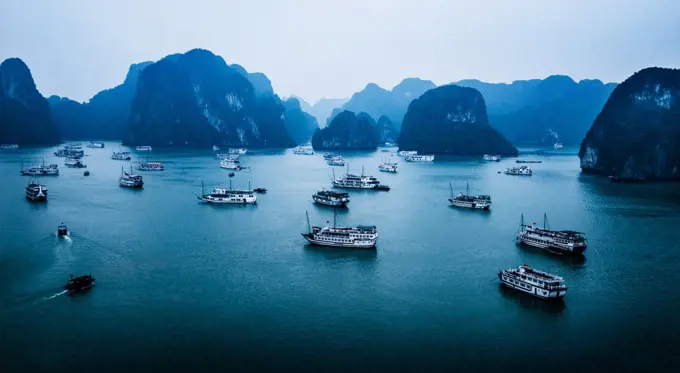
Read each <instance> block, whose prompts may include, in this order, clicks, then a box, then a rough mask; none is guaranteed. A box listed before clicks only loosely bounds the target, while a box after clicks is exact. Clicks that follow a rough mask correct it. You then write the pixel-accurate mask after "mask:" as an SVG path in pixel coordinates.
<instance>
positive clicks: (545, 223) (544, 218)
mask: <svg viewBox="0 0 680 373" xmlns="http://www.w3.org/2000/svg"><path fill="white" fill-rule="evenodd" d="M549 227H550V225H549V224H548V214H546V213H543V229H550V228H549Z"/></svg>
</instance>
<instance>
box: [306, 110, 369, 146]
mask: <svg viewBox="0 0 680 373" xmlns="http://www.w3.org/2000/svg"><path fill="white" fill-rule="evenodd" d="M312 146H313V147H314V149H335V150H375V149H376V148H377V147H378V134H377V132H376V123H375V121H374V120H373V118H371V116H370V115H368V114H367V113H359V114H354V113H353V112H351V111H347V110H345V111H343V112H341V113H340V114H338V115H337V116H336V117H335V118H333V120H332V121H331V122H330V124H329V125H328V126H326V127H325V128H323V129H319V130H317V131H316V132H315V133H314V136H313V137H312Z"/></svg>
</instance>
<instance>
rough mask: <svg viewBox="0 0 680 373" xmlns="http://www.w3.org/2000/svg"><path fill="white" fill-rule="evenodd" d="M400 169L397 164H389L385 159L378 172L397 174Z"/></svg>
mask: <svg viewBox="0 0 680 373" xmlns="http://www.w3.org/2000/svg"><path fill="white" fill-rule="evenodd" d="M398 168H399V165H398V164H397V163H396V162H388V161H387V159H385V160H384V161H383V162H382V163H381V164H380V166H378V170H379V171H381V172H391V173H395V172H397V169H398Z"/></svg>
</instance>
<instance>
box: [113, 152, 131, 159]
mask: <svg viewBox="0 0 680 373" xmlns="http://www.w3.org/2000/svg"><path fill="white" fill-rule="evenodd" d="M111 159H113V160H115V161H129V160H130V159H132V156H131V155H130V152H113V154H111Z"/></svg>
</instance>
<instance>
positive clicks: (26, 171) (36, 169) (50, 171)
mask: <svg viewBox="0 0 680 373" xmlns="http://www.w3.org/2000/svg"><path fill="white" fill-rule="evenodd" d="M21 174H22V175H24V176H57V175H59V165H56V164H51V165H49V166H45V161H43V164H42V165H34V166H30V167H28V168H24V163H23V161H22V162H21Z"/></svg>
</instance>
